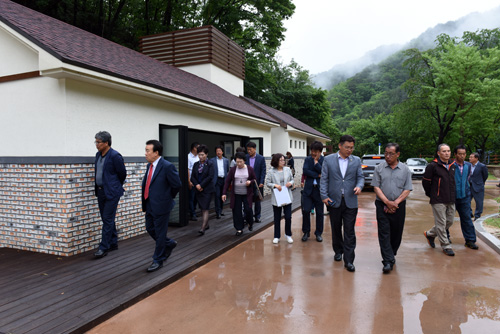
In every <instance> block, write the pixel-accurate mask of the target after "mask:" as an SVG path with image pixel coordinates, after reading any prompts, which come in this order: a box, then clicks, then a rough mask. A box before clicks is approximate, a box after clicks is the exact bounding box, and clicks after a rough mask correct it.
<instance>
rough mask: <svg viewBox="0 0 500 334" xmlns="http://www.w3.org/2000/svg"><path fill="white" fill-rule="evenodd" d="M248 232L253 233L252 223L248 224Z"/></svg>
mask: <svg viewBox="0 0 500 334" xmlns="http://www.w3.org/2000/svg"><path fill="white" fill-rule="evenodd" d="M248 230H249V231H253V223H252V224H248Z"/></svg>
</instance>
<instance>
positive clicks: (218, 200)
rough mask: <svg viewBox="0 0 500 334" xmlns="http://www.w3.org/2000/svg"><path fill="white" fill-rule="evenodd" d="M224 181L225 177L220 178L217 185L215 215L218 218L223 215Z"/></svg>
mask: <svg viewBox="0 0 500 334" xmlns="http://www.w3.org/2000/svg"><path fill="white" fill-rule="evenodd" d="M224 181H225V179H224V178H223V177H218V178H217V182H216V183H215V199H214V204H215V214H216V215H217V216H220V214H221V213H222V205H223V203H222V198H221V197H222V190H223V188H224Z"/></svg>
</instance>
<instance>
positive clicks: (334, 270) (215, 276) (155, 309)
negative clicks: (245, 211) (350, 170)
mask: <svg viewBox="0 0 500 334" xmlns="http://www.w3.org/2000/svg"><path fill="white" fill-rule="evenodd" d="M414 188H415V190H414V191H413V193H412V194H411V195H410V199H409V200H408V204H407V220H406V227H405V232H404V236H403V243H402V245H401V248H400V250H399V251H398V255H397V258H396V260H397V263H396V265H395V267H394V270H393V271H392V272H391V273H390V274H388V275H384V274H382V264H381V257H380V250H379V247H378V239H377V226H376V220H375V206H374V204H373V201H374V198H375V195H374V193H373V192H369V191H368V192H363V193H362V194H361V195H360V209H359V213H358V220H357V222H356V235H357V248H356V260H355V263H354V264H355V265H356V272H354V273H350V272H347V271H346V270H345V269H344V268H343V263H342V262H334V261H333V251H332V248H331V234H330V228H329V224H327V225H326V226H327V228H326V229H325V233H324V235H323V236H324V239H325V241H324V242H323V243H318V242H316V241H315V240H311V239H310V240H309V241H308V242H306V243H304V242H301V241H300V237H301V235H302V234H301V220H302V217H301V213H300V211H297V212H296V213H295V214H294V215H293V224H292V226H293V233H294V239H295V242H294V243H293V244H287V243H286V242H285V240H282V241H281V242H280V244H278V245H273V244H272V237H273V230H272V228H269V229H267V230H266V231H264V232H262V233H260V234H258V235H256V236H255V237H253V238H251V239H249V240H248V241H246V242H244V243H243V244H241V245H239V246H237V247H236V248H234V249H232V250H231V251H229V252H227V253H225V254H224V255H222V256H220V257H218V258H217V259H215V260H213V261H212V262H210V263H208V264H206V265H205V266H203V267H201V268H199V269H198V270H196V271H194V272H192V273H191V274H189V275H187V276H186V277H184V278H182V279H180V280H179V281H177V282H175V283H173V284H172V285H170V286H168V287H166V288H165V289H163V290H161V291H160V292H158V293H156V294H154V295H152V296H151V297H149V298H147V299H145V300H143V301H141V302H139V303H138V304H136V305H134V306H133V307H131V308H129V309H127V310H125V311H123V312H122V313H120V314H118V315H117V316H115V317H113V318H112V319H110V320H108V321H107V322H105V323H103V324H101V325H99V326H98V327H96V328H94V329H93V330H92V331H91V332H90V333H106V334H110V333H120V334H126V333H206V334H210V333H214V334H215V333H217V334H219V333H234V334H236V333H238V334H239V333H363V334H365V333H403V332H404V333H440V334H441V333H481V334H489V333H492V334H493V333H495V334H496V333H500V256H499V255H498V254H497V253H495V252H494V251H492V250H491V249H490V248H489V247H488V246H487V245H486V244H484V243H483V242H481V241H480V240H478V245H479V247H480V249H479V250H478V251H474V250H471V249H468V248H465V247H464V246H463V243H464V240H463V237H462V234H461V231H460V226H459V222H458V221H457V219H456V220H455V224H454V225H453V227H452V229H451V234H452V236H451V237H452V242H453V245H452V246H453V249H454V250H455V252H456V256H454V257H449V256H446V255H445V254H443V253H442V251H441V249H440V247H439V244H437V245H436V248H435V249H432V248H430V247H429V246H428V245H427V242H426V240H425V238H424V236H423V235H422V232H423V231H424V230H426V229H429V228H430V227H431V226H432V224H433V217H432V212H431V207H430V205H429V204H428V200H427V198H425V196H424V194H423V191H422V189H421V186H420V184H419V182H418V181H414ZM488 193H489V194H488V195H487V199H486V201H485V215H486V214H490V213H494V212H496V210H498V204H497V203H496V202H495V201H494V200H493V197H495V196H499V195H500V191H498V190H496V189H492V190H491V191H489V192H488ZM327 219H328V218H327ZM172 256H175V254H173V255H172ZM167 265H168V264H167Z"/></svg>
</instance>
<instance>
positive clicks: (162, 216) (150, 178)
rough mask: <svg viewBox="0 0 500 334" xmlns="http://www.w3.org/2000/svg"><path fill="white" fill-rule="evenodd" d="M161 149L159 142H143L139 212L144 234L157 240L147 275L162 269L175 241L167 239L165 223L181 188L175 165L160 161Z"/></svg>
mask: <svg viewBox="0 0 500 334" xmlns="http://www.w3.org/2000/svg"><path fill="white" fill-rule="evenodd" d="M162 154H163V146H162V144H161V143H160V142H159V141H158V140H149V141H147V142H146V160H147V161H148V167H147V171H146V174H145V175H144V180H143V181H142V211H144V212H146V231H148V233H149V235H150V236H151V237H152V238H153V239H154V240H155V241H156V247H155V251H154V254H153V263H151V265H150V266H149V268H148V272H152V271H156V270H158V269H160V268H161V267H162V266H163V261H165V260H166V259H167V258H168V257H169V256H170V254H171V253H172V250H173V249H174V248H175V246H177V242H176V241H175V240H173V239H170V238H168V237H167V230H168V220H169V218H170V211H172V209H173V207H174V205H175V201H174V198H175V196H176V195H177V193H178V192H179V189H180V188H181V180H180V178H179V173H178V172H177V170H176V169H175V166H174V165H173V164H171V163H170V162H168V161H167V160H165V159H163V157H162Z"/></svg>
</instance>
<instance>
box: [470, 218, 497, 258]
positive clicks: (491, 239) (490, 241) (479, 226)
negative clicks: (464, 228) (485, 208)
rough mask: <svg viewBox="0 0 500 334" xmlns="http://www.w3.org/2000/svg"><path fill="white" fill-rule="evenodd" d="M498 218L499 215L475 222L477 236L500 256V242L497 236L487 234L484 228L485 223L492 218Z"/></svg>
mask: <svg viewBox="0 0 500 334" xmlns="http://www.w3.org/2000/svg"><path fill="white" fill-rule="evenodd" d="M495 216H498V213H495V214H492V215H488V216H484V217H481V218H479V219H477V220H476V221H475V222H474V227H475V228H476V232H477V235H478V237H479V239H481V240H483V241H484V242H485V243H486V244H487V245H488V246H490V247H491V248H492V249H493V250H494V251H495V252H497V253H498V254H500V240H498V239H497V238H496V237H495V236H493V235H491V234H490V233H488V232H486V230H485V229H484V227H483V222H484V221H485V220H486V219H488V218H490V217H495Z"/></svg>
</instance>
